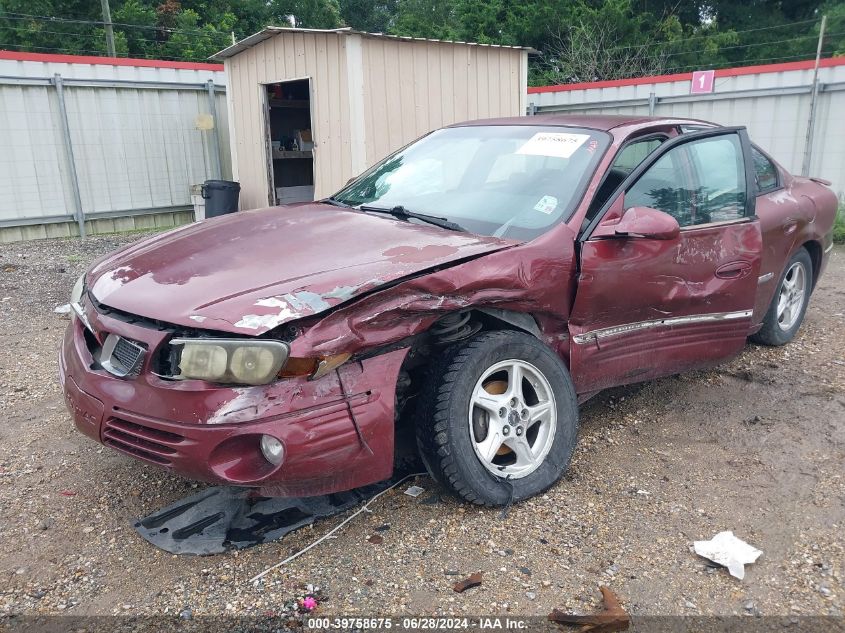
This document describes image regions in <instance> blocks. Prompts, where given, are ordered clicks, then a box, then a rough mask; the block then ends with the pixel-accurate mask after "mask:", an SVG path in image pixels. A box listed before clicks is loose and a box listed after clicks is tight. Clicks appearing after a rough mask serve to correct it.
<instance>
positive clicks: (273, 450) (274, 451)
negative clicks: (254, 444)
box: [261, 435, 285, 466]
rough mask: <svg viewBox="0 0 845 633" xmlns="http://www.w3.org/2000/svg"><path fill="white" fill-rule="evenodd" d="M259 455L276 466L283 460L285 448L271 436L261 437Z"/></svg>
mask: <svg viewBox="0 0 845 633" xmlns="http://www.w3.org/2000/svg"><path fill="white" fill-rule="evenodd" d="M261 453H262V454H263V455H264V458H265V459H266V460H267V461H268V462H270V463H271V464H275V465H276V466H278V465H279V464H281V463H282V460H283V459H284V458H285V447H284V445H283V444H282V443H281V442H280V441H279V440H277V439H276V438H275V437H273V436H272V435H262V436H261Z"/></svg>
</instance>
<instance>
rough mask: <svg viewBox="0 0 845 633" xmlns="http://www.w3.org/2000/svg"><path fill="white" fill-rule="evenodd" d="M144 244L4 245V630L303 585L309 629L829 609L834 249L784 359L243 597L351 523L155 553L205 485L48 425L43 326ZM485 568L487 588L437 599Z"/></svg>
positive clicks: (843, 333) (841, 304)
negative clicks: (150, 522) (450, 617)
mask: <svg viewBox="0 0 845 633" xmlns="http://www.w3.org/2000/svg"><path fill="white" fill-rule="evenodd" d="M139 237H140V236H139V235H137V234H136V235H131V236H118V237H114V236H108V237H97V238H92V239H89V240H86V241H85V242H79V241H77V240H51V241H39V242H30V243H18V244H10V245H2V246H0V301H1V303H0V325H1V326H2V327H0V343H2V345H0V406H2V409H3V411H4V413H5V415H4V423H3V424H2V425H0V543H2V551H0V578H2V581H1V582H2V586H3V589H2V590H0V614H9V613H72V614H77V615H88V614H112V613H121V614H146V613H169V614H179V613H183V612H188V611H189V612H190V613H191V614H192V615H193V616H200V615H205V614H261V615H266V614H268V613H274V612H278V611H280V610H282V609H283V605H284V604H285V603H286V602H288V601H289V600H290V599H291V596H294V595H302V593H303V590H304V588H305V587H306V585H308V584H313V585H318V586H319V587H321V588H322V591H323V594H324V595H325V596H326V597H327V601H326V602H325V603H323V604H322V605H321V606H320V608H319V613H321V614H331V613H338V614H339V613H344V614H354V613H360V614H368V615H371V614H373V613H375V612H377V613H381V614H396V615H399V614H409V613H410V614H434V613H457V614H465V613H475V614H482V613H483V614H487V613H497V614H506V613H510V614H519V615H531V614H536V615H545V614H547V613H549V612H550V611H551V610H552V609H553V608H559V609H571V610H575V611H578V612H583V613H590V612H593V611H595V610H596V607H597V606H598V605H599V603H600V598H599V595H598V593H597V587H598V586H599V585H607V586H609V587H611V588H612V589H613V591H614V592H615V593H617V594H618V595H619V596H620V598H621V599H622V600H623V603H624V606H625V608H626V610H627V611H628V612H629V613H631V615H632V616H634V617H636V616H637V615H646V614H648V615H651V614H756V613H759V614H765V615H775V614H776V615H790V616H796V615H809V614H814V615H815V614H834V615H841V614H842V611H843V605H844V604H845V587H843V573H845V570H843V561H845V537H843V534H845V249H843V248H841V247H837V249H836V250H835V251H834V252H833V254H832V257H831V262H830V266H829V269H828V271H827V273H826V275H825V277H824V278H823V279H822V281H821V283H820V285H819V287H818V288H817V289H816V292H815V294H814V296H813V299H812V302H811V304H810V308H809V311H808V313H807V320H806V322H805V324H804V327H803V328H802V331H801V333H800V335H799V337H798V339H797V340H796V341H795V342H793V343H792V344H791V345H788V346H786V347H783V348H777V349H774V348H764V347H758V346H754V345H749V346H748V347H747V348H746V349H745V351H744V352H743V353H742V354H741V355H740V356H739V357H738V358H737V359H735V360H733V361H732V362H730V363H727V364H726V365H724V366H723V367H720V368H719V369H717V370H714V371H708V372H695V373H691V374H686V375H683V376H677V377H673V378H667V379H664V380H660V381H656V382H652V383H647V384H643V385H638V386H634V387H629V388H624V389H616V390H612V391H608V392H605V393H603V394H601V395H600V396H598V397H597V398H596V399H594V400H593V401H591V402H590V403H588V404H587V405H586V406H585V407H584V408H583V409H582V425H583V427H582V432H581V438H580V443H579V446H578V449H577V451H576V456H575V460H574V463H573V466H572V468H571V470H570V471H569V473H568V474H567V475H566V477H565V478H564V480H563V481H561V482H560V483H559V484H558V485H557V486H555V487H554V488H553V489H552V490H550V491H549V492H548V493H547V494H545V495H543V496H542V497H539V498H536V499H533V500H530V501H528V502H525V503H522V504H519V505H517V506H515V507H514V508H512V509H511V511H510V513H509V514H508V515H507V517H506V518H501V516H500V513H499V511H497V510H481V509H478V508H476V507H473V506H470V505H467V504H464V503H460V502H458V501H457V500H455V499H454V498H452V497H450V496H448V495H447V494H445V493H444V492H443V491H442V490H439V489H438V488H437V487H436V486H435V485H434V484H433V482H432V481H431V480H430V479H428V478H420V479H419V480H417V481H416V482H411V483H416V484H418V485H420V486H422V487H424V488H426V492H425V493H423V494H422V495H421V496H419V497H417V498H411V497H409V496H407V495H404V494H402V489H401V488H400V489H399V490H396V491H392V492H390V493H388V494H386V495H385V496H384V497H382V498H381V499H379V500H378V501H377V502H376V503H374V504H373V508H372V509H373V512H372V513H371V514H364V515H362V516H360V517H357V518H356V519H355V520H353V521H352V522H351V523H350V524H349V525H347V526H346V527H345V528H344V529H343V530H342V532H341V533H340V534H339V537H338V538H336V539H332V540H328V541H326V542H325V543H323V544H321V545H320V546H319V547H317V548H315V549H314V550H312V551H311V552H309V553H307V554H305V555H304V556H302V557H300V558H298V559H297V560H296V561H294V562H293V563H291V564H290V565H289V566H287V567H285V568H282V569H280V570H278V571H276V572H273V573H271V574H269V575H268V576H267V577H266V578H265V581H264V582H263V583H261V584H260V585H259V586H258V587H254V586H252V585H251V584H249V583H248V579H249V578H251V577H252V576H254V575H255V574H257V573H258V572H260V571H262V570H263V569H265V568H267V567H269V566H270V565H272V564H274V563H276V562H278V561H279V560H281V559H283V558H285V557H287V556H288V555H290V554H291V553H293V552H295V551H297V550H299V549H300V548H302V547H304V546H305V545H307V544H309V543H310V542H311V541H313V540H314V539H316V538H317V537H319V536H321V535H322V534H325V533H326V532H328V531H329V530H330V529H331V528H332V527H334V526H335V525H337V524H338V523H339V522H340V521H342V520H343V518H344V517H345V516H347V515H341V516H339V517H335V518H332V519H329V520H326V521H323V522H321V523H319V524H317V525H315V526H314V527H313V528H310V529H303V530H301V531H299V532H297V533H294V534H292V535H289V536H288V537H285V538H284V539H283V540H281V541H279V542H276V543H272V544H268V545H263V546H259V547H255V548H253V549H250V550H247V551H243V552H233V553H229V554H223V555H218V556H213V557H202V558H201V557H175V556H171V555H168V554H165V553H164V552H161V551H159V550H156V549H155V548H153V547H151V546H150V545H148V544H147V543H146V542H144V541H143V540H142V539H141V538H140V537H138V536H137V535H136V534H135V532H134V530H133V529H132V523H133V521H134V520H135V519H137V518H139V517H142V516H145V515H147V514H150V513H152V512H153V511H155V510H157V509H159V508H161V507H163V506H165V505H167V504H169V503H172V502H173V501H175V500H177V499H179V498H180V497H182V496H185V495H187V494H190V493H193V492H196V490H197V489H198V487H199V485H198V484H194V483H192V482H188V481H185V480H183V479H180V478H179V477H176V476H173V475H170V474H168V473H166V472H164V471H161V470H157V469H155V468H153V467H148V466H145V465H143V464H141V463H139V462H135V461H133V460H131V459H129V458H127V457H124V456H122V455H119V454H117V453H115V452H114V451H111V450H109V449H106V448H104V447H102V446H100V445H98V444H95V443H94V442H91V441H90V440H88V439H86V438H85V437H83V436H82V435H81V434H79V433H77V432H76V431H75V430H74V429H73V426H72V424H71V422H70V419H69V417H68V415H67V414H66V412H65V409H64V405H63V401H62V397H61V393H60V391H59V388H58V385H57V377H56V370H57V367H56V352H57V348H58V344H59V340H60V338H61V335H62V332H63V330H64V328H65V327H66V325H67V320H66V318H65V317H62V316H61V315H58V314H54V313H53V309H54V307H55V306H57V305H59V304H62V303H65V302H66V301H67V297H68V294H69V292H70V288H71V286H72V285H73V283H74V281H75V279H76V277H77V276H78V275H79V273H80V272H82V270H83V269H84V268H85V267H86V266H87V265H88V264H89V263H90V261H92V260H93V259H94V258H96V257H97V256H99V255H100V254H103V253H106V252H108V251H110V250H112V249H114V248H116V247H118V246H120V245H122V244H125V243H128V242H130V241H134V240H135V239H138V238H139ZM403 488H404V486H403ZM722 530H733V531H734V533H735V534H736V535H737V536H739V537H740V538H742V539H744V540H746V541H747V542H749V543H751V544H752V545H754V546H756V547H758V548H759V549H762V550H763V552H764V553H763V556H762V557H761V558H760V559H759V560H758V561H757V562H756V563H754V564H753V565H750V566H749V567H748V568H747V571H746V577H745V580H744V581H741V582H740V581H738V580H736V579H734V578H732V577H730V576H729V575H728V574H727V572H726V571H724V570H720V569H714V568H713V567H710V566H709V565H708V564H707V562H706V561H704V560H703V559H701V558H698V557H697V556H695V555H694V554H692V553H691V552H690V550H689V548H690V546H691V544H692V542H693V541H694V540H706V539H709V538H711V537H712V536H713V535H715V534H716V533H717V532H720V531H722ZM374 532H378V534H379V536H380V537H381V538H382V542H381V543H380V544H379V545H378V546H377V547H375V546H374V545H373V544H372V541H371V540H369V539H370V537H371V535H372V534H373V533H374ZM479 571H480V572H482V573H483V578H484V582H483V584H482V585H481V586H479V587H476V588H474V589H472V590H470V591H467V592H465V593H462V594H457V593H455V592H454V591H453V586H454V584H455V582H456V580H458V579H460V578H464V577H466V576H468V575H469V574H471V573H475V572H479ZM186 610H188V611H186Z"/></svg>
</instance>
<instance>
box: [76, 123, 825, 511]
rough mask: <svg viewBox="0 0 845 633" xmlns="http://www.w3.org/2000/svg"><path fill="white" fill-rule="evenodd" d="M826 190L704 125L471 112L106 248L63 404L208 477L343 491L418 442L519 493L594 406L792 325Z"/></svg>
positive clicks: (289, 491) (485, 484) (557, 466)
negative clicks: (308, 185) (250, 203)
mask: <svg viewBox="0 0 845 633" xmlns="http://www.w3.org/2000/svg"><path fill="white" fill-rule="evenodd" d="M826 184H829V183H825V182H823V181H820V180H818V179H813V178H809V179H808V178H799V177H796V176H792V175H790V174H789V173H787V172H786V170H784V169H783V168H782V167H780V166H779V165H778V164H777V163H776V162H775V161H774V160H772V159H771V157H769V156H768V155H767V154H766V153H765V152H763V151H762V150H761V149H759V148H758V147H756V146H755V145H753V144H752V143H751V142H750V141H749V139H748V136H747V134H746V132H745V130H744V129H743V128H725V127H717V126H715V125H713V124H709V123H704V122H701V121H689V120H679V119H657V118H640V117H605V116H602V117H598V116H593V117H591V116H582V117H563V116H543V117H523V118H514V119H502V120H494V121H479V122H472V123H465V124H460V125H455V126H452V127H449V128H445V129H441V130H438V131H436V132H433V133H431V134H429V135H427V136H425V137H423V138H422V139H420V140H419V141H417V142H415V143H413V144H411V145H409V146H408V147H406V148H404V149H402V150H400V151H399V152H397V153H395V154H393V155H392V156H390V157H388V158H386V159H385V160H383V161H382V162H380V163H378V164H377V165H375V166H374V167H373V168H372V169H370V170H369V171H368V172H366V173H365V174H363V175H362V176H360V177H359V178H357V179H356V180H355V181H353V182H352V183H351V184H349V185H348V186H347V187H346V188H344V189H343V190H342V191H340V192H339V193H337V194H336V195H334V196H333V197H331V198H328V199H326V200H322V201H319V202H315V203H310V204H300V205H293V206H288V207H281V208H271V209H262V210H256V211H245V212H241V213H237V214H233V215H229V216H224V217H221V218H216V219H213V220H206V221H204V222H200V223H197V224H193V225H190V226H186V227H183V228H180V229H177V230H175V231H172V232H170V233H167V234H164V235H160V236H157V237H153V238H150V239H147V240H144V241H142V242H139V243H137V244H134V245H131V246H129V247H127V248H125V249H123V250H121V251H118V252H116V253H113V254H111V255H108V256H106V257H104V258H102V259H101V260H99V261H98V262H97V263H95V264H94V265H93V266H92V267H91V269H90V270H89V271H88V272H87V273H86V274H85V275H84V276H83V277H82V278H81V279H80V280H79V282H78V283H77V285H76V287H75V288H74V291H73V298H72V306H73V308H74V312H75V317H74V319H73V322H72V323H71V324H70V326H69V327H68V330H67V334H66V336H65V339H64V344H63V346H62V350H61V358H60V362H61V379H62V382H63V386H64V392H65V397H66V400H67V404H68V407H69V409H70V411H71V412H72V414H73V417H74V420H75V423H76V426H77V427H78V428H79V429H80V430H81V431H82V432H83V433H85V434H86V435H88V436H90V437H92V438H93V439H95V440H97V441H98V442H102V443H104V444H106V445H108V446H110V447H112V448H114V449H116V450H119V451H122V452H124V453H126V454H128V455H131V456H133V457H136V458H138V459H141V460H143V461H145V462H148V463H152V464H158V465H160V466H163V467H165V468H169V469H172V470H173V471H175V472H178V473H181V474H183V475H185V476H187V477H191V478H195V479H200V480H204V481H208V482H216V483H223V484H233V485H242V486H251V487H256V488H260V489H261V492H262V494H269V495H280V496H307V495H317V494H323V493H329V492H333V491H340V490H345V489H349V488H353V487H357V486H362V485H364V484H368V483H372V482H376V481H380V480H383V479H386V478H389V477H390V476H391V474H392V472H393V469H394V463H395V459H396V455H397V454H400V453H401V452H402V447H403V446H404V445H405V444H410V445H411V446H412V447H413V449H414V450H418V451H419V453H420V456H421V457H422V459H423V461H424V462H425V464H426V466H427V467H428V469H429V471H430V472H431V474H432V475H433V476H434V477H435V478H436V479H438V480H439V481H441V482H442V483H443V484H444V485H446V486H448V487H449V488H451V489H452V490H454V491H455V492H456V493H457V494H459V495H461V496H462V497H464V498H465V499H467V500H469V501H472V502H475V503H480V504H489V505H494V504H503V503H506V502H508V501H510V500H519V499H524V498H526V497H528V496H530V495H533V494H537V493H538V492H541V491H543V490H545V489H546V488H548V487H549V486H551V485H552V484H554V483H555V482H556V481H557V480H558V479H559V478H560V476H561V475H562V473H563V472H564V471H565V469H566V467H567V465H568V464H569V461H570V459H571V457H572V452H573V450H574V448H575V443H576V438H577V435H578V403H579V402H582V401H584V400H585V399H587V398H589V397H590V396H591V395H593V394H595V393H596V392H598V391H600V390H602V389H605V388H607V387H613V386H615V385H622V384H626V383H632V382H636V381H643V380H649V379H652V378H656V377H658V376H665V375H667V374H674V373H677V372H681V371H685V370H688V369H693V368H701V367H707V366H711V365H713V364H715V363H719V362H722V361H724V360H725V359H726V358H729V357H731V356H732V355H734V354H736V353H737V352H739V351H740V350H741V349H742V347H743V346H744V345H745V342H746V339H748V338H749V337H751V338H752V340H755V341H757V342H760V343H764V344H768V345H782V344H784V343H787V342H788V341H790V340H791V339H792V338H793V337H794V336H795V334H796V332H797V331H798V328H799V327H800V325H801V321H802V319H803V317H804V312H805V310H806V308H807V302H808V301H809V298H810V293H811V292H812V290H813V286H814V285H815V283H816V282H817V280H818V278H819V275H821V273H822V271H823V270H824V267H825V264H826V262H827V259H828V255H829V252H830V249H831V247H832V246H831V245H832V226H833V222H834V210H835V207H836V198H835V196H834V194H833V193H832V192H831V191H830V190H829V189H828V188H827V187H826V186H825V185H826ZM407 438H410V441H409V442H406V441H405V439H407Z"/></svg>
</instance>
